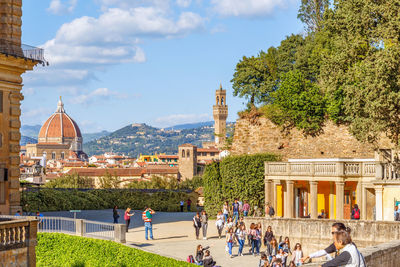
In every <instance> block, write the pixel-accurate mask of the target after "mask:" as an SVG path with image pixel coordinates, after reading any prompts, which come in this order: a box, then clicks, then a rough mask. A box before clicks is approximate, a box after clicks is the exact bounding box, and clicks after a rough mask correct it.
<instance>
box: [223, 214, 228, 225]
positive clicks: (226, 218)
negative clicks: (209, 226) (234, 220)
mask: <svg viewBox="0 0 400 267" xmlns="http://www.w3.org/2000/svg"><path fill="white" fill-rule="evenodd" d="M224 217H225V223H227V222H228V214H224Z"/></svg>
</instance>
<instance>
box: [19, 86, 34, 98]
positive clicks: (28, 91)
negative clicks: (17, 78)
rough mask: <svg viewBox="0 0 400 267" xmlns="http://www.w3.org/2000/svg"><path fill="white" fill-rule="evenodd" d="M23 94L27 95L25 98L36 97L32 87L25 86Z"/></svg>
mask: <svg viewBox="0 0 400 267" xmlns="http://www.w3.org/2000/svg"><path fill="white" fill-rule="evenodd" d="M22 94H23V95H25V96H28V95H29V96H31V95H34V94H35V89H34V88H32V87H25V86H24V87H23V88H22Z"/></svg>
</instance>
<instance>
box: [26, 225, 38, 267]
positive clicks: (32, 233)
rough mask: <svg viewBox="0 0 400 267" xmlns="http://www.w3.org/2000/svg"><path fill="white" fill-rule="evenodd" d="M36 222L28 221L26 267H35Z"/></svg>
mask: <svg viewBox="0 0 400 267" xmlns="http://www.w3.org/2000/svg"><path fill="white" fill-rule="evenodd" d="M37 226H38V220H30V221H29V226H28V227H29V230H28V231H29V233H28V235H29V236H28V266H29V267H31V266H32V267H34V266H36V251H35V247H36V245H37V230H38V229H37V228H38V227H37Z"/></svg>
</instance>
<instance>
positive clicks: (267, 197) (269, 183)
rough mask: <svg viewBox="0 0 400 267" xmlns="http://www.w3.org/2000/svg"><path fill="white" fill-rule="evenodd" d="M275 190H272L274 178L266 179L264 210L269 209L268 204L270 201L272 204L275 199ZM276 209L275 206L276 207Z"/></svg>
mask: <svg viewBox="0 0 400 267" xmlns="http://www.w3.org/2000/svg"><path fill="white" fill-rule="evenodd" d="M272 197H273V192H272V180H268V179H265V205H264V211H266V209H267V204H268V203H269V204H270V205H272V201H273V198H272ZM274 209H275V207H274ZM267 215H268V214H267V213H265V216H266V217H267Z"/></svg>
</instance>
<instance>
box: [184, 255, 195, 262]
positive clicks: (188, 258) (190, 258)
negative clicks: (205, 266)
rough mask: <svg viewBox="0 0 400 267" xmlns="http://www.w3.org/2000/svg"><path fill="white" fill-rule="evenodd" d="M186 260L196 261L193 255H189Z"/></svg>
mask: <svg viewBox="0 0 400 267" xmlns="http://www.w3.org/2000/svg"><path fill="white" fill-rule="evenodd" d="M186 261H187V262H189V263H194V258H193V255H189V256H187V258H186Z"/></svg>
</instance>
